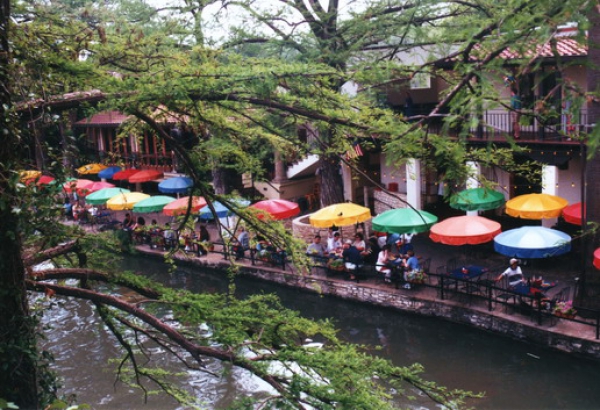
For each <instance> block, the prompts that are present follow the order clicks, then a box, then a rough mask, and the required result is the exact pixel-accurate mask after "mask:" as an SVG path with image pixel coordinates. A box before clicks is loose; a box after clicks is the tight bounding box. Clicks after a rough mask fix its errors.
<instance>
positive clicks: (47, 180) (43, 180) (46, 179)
mask: <svg viewBox="0 0 600 410" xmlns="http://www.w3.org/2000/svg"><path fill="white" fill-rule="evenodd" d="M54 181H56V179H54V178H53V177H51V176H48V175H40V176H39V177H36V178H31V179H27V180H25V181H24V182H25V184H26V185H32V184H35V185H37V186H42V185H50V184H51V183H52V182H54Z"/></svg>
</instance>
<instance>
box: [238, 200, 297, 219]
mask: <svg viewBox="0 0 600 410" xmlns="http://www.w3.org/2000/svg"><path fill="white" fill-rule="evenodd" d="M250 207H251V208H256V209H260V210H261V211H264V212H265V213H267V214H268V215H269V216H270V217H271V218H273V219H286V218H291V217H292V216H296V215H298V214H299V213H300V206H299V205H298V204H297V203H295V202H292V201H286V200H285V199H266V200H264V201H258V202H256V203H254V204H252V205H250ZM263 215H264V214H259V218H261V217H262V216H263Z"/></svg>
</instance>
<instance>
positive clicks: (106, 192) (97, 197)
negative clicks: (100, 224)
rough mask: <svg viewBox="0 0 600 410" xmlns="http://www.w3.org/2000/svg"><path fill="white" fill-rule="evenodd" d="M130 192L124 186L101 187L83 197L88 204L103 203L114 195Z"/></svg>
mask: <svg viewBox="0 0 600 410" xmlns="http://www.w3.org/2000/svg"><path fill="white" fill-rule="evenodd" d="M129 192H131V191H130V190H129V189H125V188H118V187H113V188H103V189H100V190H98V191H96V192H92V193H91V194H89V195H87V196H86V197H85V202H86V203H87V204H90V205H104V204H106V202H107V201H108V200H109V199H111V198H112V197H114V196H117V195H121V194H126V193H129Z"/></svg>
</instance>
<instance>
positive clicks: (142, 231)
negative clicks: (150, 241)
mask: <svg viewBox="0 0 600 410" xmlns="http://www.w3.org/2000/svg"><path fill="white" fill-rule="evenodd" d="M131 230H132V232H133V240H134V241H135V242H136V243H145V242H146V220H145V219H144V217H142V216H138V218H137V222H136V223H135V224H134V225H133V226H132V227H131Z"/></svg>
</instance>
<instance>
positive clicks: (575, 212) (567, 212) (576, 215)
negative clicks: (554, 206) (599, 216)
mask: <svg viewBox="0 0 600 410" xmlns="http://www.w3.org/2000/svg"><path fill="white" fill-rule="evenodd" d="M584 212H585V206H584ZM562 217H563V219H564V220H565V222H568V223H570V224H573V225H581V202H576V203H574V204H572V205H569V206H567V207H566V208H565V209H563V211H562Z"/></svg>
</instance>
